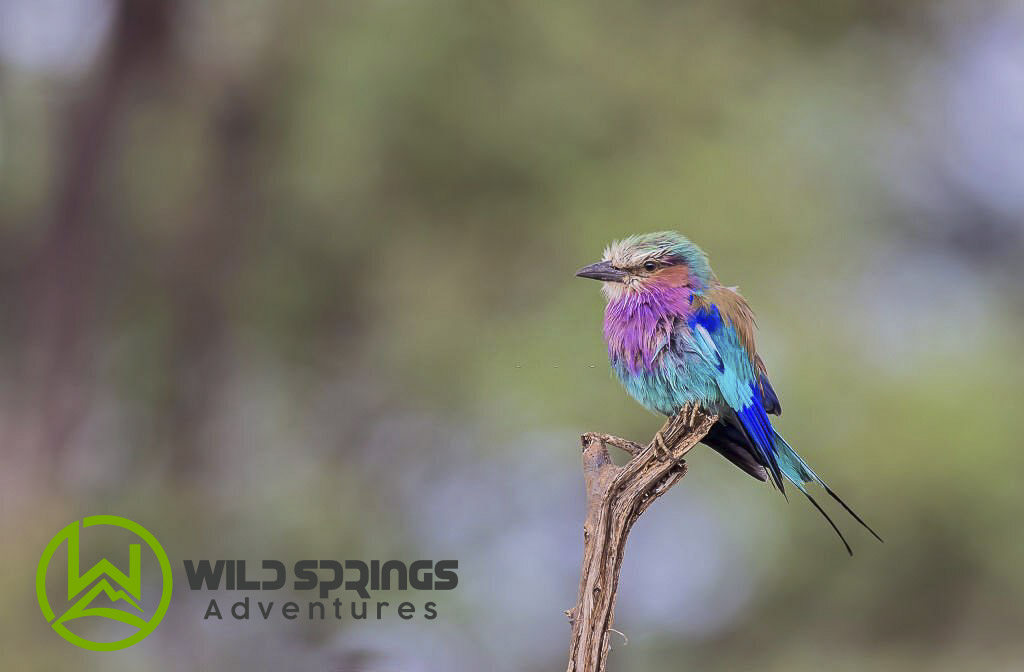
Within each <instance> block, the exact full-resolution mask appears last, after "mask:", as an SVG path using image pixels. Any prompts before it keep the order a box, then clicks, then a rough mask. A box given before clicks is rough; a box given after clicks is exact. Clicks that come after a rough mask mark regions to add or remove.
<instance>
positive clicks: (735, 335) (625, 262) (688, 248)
mask: <svg viewBox="0 0 1024 672" xmlns="http://www.w3.org/2000/svg"><path fill="white" fill-rule="evenodd" d="M576 275H578V276H579V277H583V278H593V279H595V280H600V281H602V290H603V292H604V295H605V298H606V299H607V306H606V307H605V312H604V338H605V342H606V343H607V345H608V357H609V359H610V360H611V365H612V370H613V371H614V372H615V375H616V376H617V377H618V378H619V380H620V381H621V382H622V384H623V385H624V386H625V388H626V390H627V391H628V392H629V394H630V395H631V396H632V397H633V398H634V399H636V400H637V401H638V402H640V403H641V404H643V405H644V406H646V407H647V408H648V409H650V410H652V411H655V412H657V413H662V414H664V415H667V416H671V415H674V414H675V413H677V412H678V411H679V410H680V409H681V408H682V407H683V406H684V405H686V404H688V403H696V404H699V405H700V406H702V407H704V408H705V409H707V410H708V411H710V412H712V413H714V414H716V415H717V416H718V417H719V420H718V422H717V423H716V424H715V425H714V426H713V427H712V428H711V431H710V432H709V433H708V435H707V436H705V437H704V439H703V443H705V444H707V445H708V446H710V447H711V448H713V449H714V450H716V451H718V452H719V453H720V454H721V455H723V456H724V457H725V458H726V459H727V460H729V461H730V462H732V463H733V464H735V465H736V466H738V467H739V468H740V469H742V470H743V471H745V472H747V473H748V474H750V475H751V476H753V477H754V478H756V479H758V480H761V481H768V480H769V479H771V482H772V483H773V484H774V485H775V487H777V488H778V489H779V491H781V492H782V493H783V494H785V485H784V479H785V480H788V481H789V482H790V483H792V484H793V485H795V486H796V487H797V489H799V490H800V492H801V493H803V494H804V495H805V496H806V497H807V499H808V500H809V501H810V502H811V504H812V505H813V506H814V508H816V509H817V510H818V512H820V513H821V515H822V516H824V517H825V520H827V521H828V522H829V524H830V525H831V526H832V529H833V530H835V532H836V534H838V535H839V538H840V539H841V540H842V541H843V544H844V545H845V546H846V550H847V552H849V553H850V554H851V555H852V554H853V552H852V551H851V549H850V545H849V544H848V543H847V542H846V539H845V538H844V537H843V534H842V532H840V530H839V528H838V527H837V526H836V524H835V523H834V522H833V521H832V519H831V518H829V516H828V514H827V513H825V511H824V510H823V509H822V508H821V506H819V505H818V503H817V502H816V501H815V500H814V498H813V497H811V495H810V493H808V491H807V487H806V486H807V485H808V484H810V483H817V484H818V485H819V486H821V487H822V488H823V489H824V490H825V492H826V493H828V494H829V495H830V496H831V497H832V498H833V499H835V500H836V501H837V502H839V504H840V505H841V506H842V507H843V508H844V509H846V511H847V512H848V513H849V514H850V515H851V516H853V517H854V519H856V520H857V522H858V523H860V524H861V525H863V526H864V527H865V528H866V529H867V530H868V531H869V532H871V534H873V535H874V536H875V538H877V539H878V540H879V541H881V537H879V536H878V534H876V533H875V531H874V530H872V529H871V528H870V527H869V526H868V525H867V523H865V522H864V521H863V520H861V518H860V516H858V515H857V514H856V513H854V511H853V509H851V508H850V507H849V506H847V505H846V503H845V502H843V500H842V499H840V498H839V496H838V495H836V493H835V492H833V491H832V489H831V488H830V487H829V486H828V485H827V484H826V483H825V482H824V481H823V480H821V478H819V477H818V475H817V474H816V473H814V471H813V470H812V469H811V468H810V467H809V466H808V465H807V463H806V462H804V460H803V458H801V457H800V456H799V455H798V454H797V453H796V451H794V450H793V449H792V448H791V447H790V446H789V444H788V443H786V441H785V440H784V439H783V438H782V436H780V435H779V433H778V432H776V431H775V429H774V428H773V427H772V424H771V421H770V420H769V419H768V416H769V414H772V415H779V414H781V413H782V406H781V404H780V403H779V397H778V395H777V394H776V393H775V390H774V389H772V384H771V382H770V381H769V380H768V373H767V371H766V370H765V366H764V362H763V361H762V360H761V357H760V356H759V355H758V354H757V349H756V347H755V345H754V315H753V313H752V312H751V310H750V306H749V305H748V304H747V302H746V300H745V299H744V298H743V297H742V296H741V295H740V293H739V292H738V291H737V290H736V289H735V288H733V287H725V286H723V285H722V284H721V283H720V282H719V281H718V278H717V277H715V274H714V272H713V271H712V270H711V265H710V264H709V263H708V258H707V255H705V254H704V252H703V251H702V250H701V249H700V248H699V247H697V246H696V245H695V244H693V243H692V242H690V241H689V240H688V239H687V238H686V237H684V236H683V235H681V234H679V233H676V232H675V231H661V232H658V233H649V234H644V235H638V236H631V237H629V238H626V239H624V240H621V241H617V242H615V243H612V244H611V245H609V246H608V248H607V249H606V250H605V253H604V260H603V261H600V262H598V263H596V264H592V265H590V266H587V267H586V268H583V269H580V271H579V272H578V273H577V274H576Z"/></svg>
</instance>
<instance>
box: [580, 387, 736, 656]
mask: <svg viewBox="0 0 1024 672" xmlns="http://www.w3.org/2000/svg"><path fill="white" fill-rule="evenodd" d="M716 420H717V417H716V416H714V415H709V414H708V413H706V412H705V411H703V410H702V409H700V408H697V407H693V406H687V407H684V408H683V409H682V410H681V411H680V412H679V413H678V414H677V415H675V416H673V417H671V418H669V419H668V421H666V422H665V425H664V426H663V427H662V428H661V430H660V431H659V434H660V435H661V437H662V439H663V440H664V447H665V448H666V449H667V451H668V453H669V454H670V455H671V458H668V456H666V455H665V454H664V451H662V450H661V446H660V445H659V442H658V440H657V438H658V437H657V435H656V436H655V439H654V440H652V441H651V442H650V443H649V444H647V446H641V445H640V444H637V443H634V442H632V441H629V440H627V439H621V438H619V437H616V436H609V435H607V434H597V433H587V434H584V435H583V436H582V437H581V438H582V441H583V479H584V484H585V486H586V492H587V517H586V520H585V521H584V523H583V569H582V571H581V573H580V592H579V599H578V601H577V602H576V606H575V607H573V608H572V609H570V610H569V611H567V612H566V615H568V616H569V621H570V623H571V624H572V638H571V639H570V642H569V667H568V669H567V672H605V670H606V669H607V664H608V651H609V649H610V648H611V638H610V636H611V632H612V630H611V628H612V624H613V622H614V618H615V597H616V593H617V592H618V587H619V570H620V569H621V567H622V557H623V554H624V552H625V549H626V537H627V536H628V535H629V530H630V528H632V526H633V523H634V522H636V519H637V518H639V517H640V514H642V513H643V512H644V511H645V510H647V507H648V506H650V505H651V503H652V502H653V501H654V500H655V499H657V498H658V497H660V496H661V495H663V494H665V492H667V491H668V489H669V488H671V487H672V486H673V485H675V484H676V482H677V481H678V480H679V479H681V478H682V477H683V475H684V474H685V473H686V463H685V462H683V459H682V458H683V456H684V455H686V453H687V451H689V450H690V448H693V446H695V445H697V443H698V442H699V441H700V440H701V439H703V438H704V435H705V434H707V433H708V430H710V429H711V426H712V425H713V424H714V423H715V422H716ZM609 445H611V446H615V447H617V448H620V449H622V450H625V451H626V452H628V453H629V454H630V455H632V458H631V459H630V461H629V462H628V463H627V464H626V465H624V466H622V467H618V466H616V465H615V464H614V463H613V462H612V460H611V457H610V456H609V454H608V446H609Z"/></svg>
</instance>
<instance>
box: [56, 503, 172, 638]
mask: <svg viewBox="0 0 1024 672" xmlns="http://www.w3.org/2000/svg"><path fill="white" fill-rule="evenodd" d="M99 525H109V526H112V527H118V528H121V529H123V530H127V531H129V532H131V533H132V534H134V535H135V536H136V537H138V538H139V539H141V540H142V541H143V542H145V544H146V545H147V546H148V547H149V549H150V550H151V551H152V552H153V555H155V556H156V559H157V562H159V564H160V573H161V580H162V582H163V589H162V592H161V595H160V604H159V605H158V606H157V608H156V609H155V610H154V611H153V612H152V613H151V614H150V615H149V617H148V618H147V617H146V614H145V613H144V612H143V609H142V607H141V606H140V605H139V602H140V600H141V599H142V553H141V548H142V547H141V545H140V544H135V543H133V544H129V546H128V573H127V574H125V573H124V572H122V571H121V570H120V569H118V568H117V567H115V566H114V565H113V563H111V562H110V561H109V560H107V559H106V558H104V559H102V560H100V561H99V562H98V563H96V564H95V565H94V566H93V567H92V569H90V570H88V571H87V572H85V573H84V574H82V573H81V571H80V566H79V541H80V539H79V537H80V536H81V532H82V529H83V528H90V527H96V526H99ZM64 542H67V554H68V555H67V558H68V604H69V606H68V608H67V610H66V611H64V613H63V614H62V615H60V616H57V615H56V614H55V613H54V610H53V607H51V606H50V600H49V598H48V597H47V594H46V576H47V570H48V569H49V567H50V561H51V560H53V556H54V554H55V553H56V552H57V550H58V549H59V548H60V547H61V546H62V545H64ZM101 595H103V596H105V597H106V598H107V601H108V602H109V603H110V604H111V605H114V604H117V605H118V606H122V605H121V602H122V601H123V602H124V603H126V605H124V606H126V608H125V609H115V608H114V607H113V606H91V603H92V602H93V600H94V599H95V598H97V597H100V596H101ZM36 597H37V598H39V608H40V609H42V610H43V616H45V617H46V621H47V623H49V624H50V625H51V626H52V627H53V629H54V630H56V631H57V634H59V635H60V636H61V637H63V638H64V639H66V640H68V641H69V642H71V643H72V644H74V645H75V646H80V647H82V648H83V649H89V650H90V651H117V650H118V649H124V648H127V647H129V646H131V645H132V644H136V643H138V642H141V641H142V640H143V639H145V638H146V637H147V636H149V633H151V632H153V630H155V629H156V626H157V625H159V624H160V621H161V619H163V617H164V614H165V613H167V607H168V606H169V605H170V602H171V563H170V561H169V560H168V559H167V553H165V552H164V549H163V547H162V546H161V545H160V542H159V541H157V540H156V537H154V536H153V535H152V534H150V533H149V531H148V530H147V529H146V528H144V527H142V526H141V525H139V524H138V523H136V522H133V521H131V520H128V519H127V518H121V517H120V516H89V517H88V518H84V519H82V520H80V521H79V520H76V521H75V522H73V523H71V524H70V525H68V526H67V527H65V528H64V529H62V530H61V531H60V532H58V533H57V534H56V536H54V537H53V539H51V540H50V543H49V544H47V545H46V549H45V550H44V551H43V557H41V558H40V559H39V567H38V569H37V570H36ZM101 599H102V598H101ZM83 616H97V617H99V618H107V619H111V620H113V621H117V622H119V623H124V624H127V625H131V626H134V627H135V628H136V632H135V633H134V634H132V635H130V636H128V637H125V638H123V639H119V640H117V641H113V642H95V641H92V640H90V639H86V638H85V637H82V636H80V635H77V634H75V633H73V632H71V631H70V630H68V628H67V625H66V624H67V623H68V622H69V621H72V620H74V619H76V618H81V617H83Z"/></svg>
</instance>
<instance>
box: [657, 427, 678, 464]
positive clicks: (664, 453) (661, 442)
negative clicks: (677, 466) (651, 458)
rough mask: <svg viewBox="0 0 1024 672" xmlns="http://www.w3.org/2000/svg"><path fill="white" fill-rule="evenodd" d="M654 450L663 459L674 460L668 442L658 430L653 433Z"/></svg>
mask: <svg viewBox="0 0 1024 672" xmlns="http://www.w3.org/2000/svg"><path fill="white" fill-rule="evenodd" d="M654 452H655V453H656V454H657V455H658V457H660V458H661V459H663V460H674V459H675V457H673V456H672V451H671V450H669V448H668V444H667V443H665V436H664V435H663V434H662V433H661V430H660V429H659V430H658V433H657V434H655V435H654Z"/></svg>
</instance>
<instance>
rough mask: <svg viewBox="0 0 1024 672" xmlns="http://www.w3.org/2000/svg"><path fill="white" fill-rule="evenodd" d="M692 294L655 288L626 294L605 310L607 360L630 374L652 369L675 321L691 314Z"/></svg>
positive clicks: (687, 290) (684, 288)
mask: <svg viewBox="0 0 1024 672" xmlns="http://www.w3.org/2000/svg"><path fill="white" fill-rule="evenodd" d="M692 296H693V292H692V291H691V290H690V288H689V287H687V286H681V287H678V286H677V287H666V286H663V285H662V286H655V287H652V288H649V289H644V290H641V291H631V292H625V293H623V294H622V295H621V296H618V297H615V298H613V299H611V300H610V301H609V302H608V305H607V306H605V310H604V340H605V342H606V343H607V344H608V357H609V358H610V359H611V360H612V362H616V361H620V362H622V363H623V364H624V365H625V366H626V369H627V370H628V371H629V372H630V373H631V374H637V373H639V372H640V371H641V370H643V371H651V370H653V369H654V365H655V359H656V358H657V357H658V354H659V353H660V352H661V351H662V349H663V348H665V346H667V345H668V343H669V341H670V339H671V337H672V326H673V323H674V322H675V320H674V319H673V318H681V319H683V320H684V321H685V320H686V319H687V318H688V317H689V315H690V313H691V312H692V308H691V306H690V301H691V297H692Z"/></svg>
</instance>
